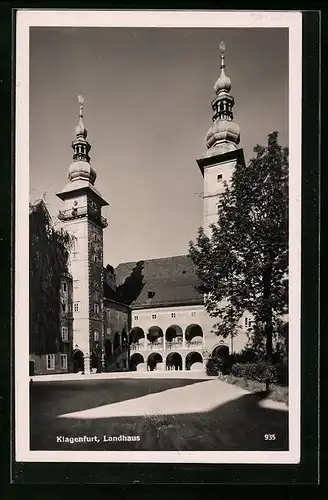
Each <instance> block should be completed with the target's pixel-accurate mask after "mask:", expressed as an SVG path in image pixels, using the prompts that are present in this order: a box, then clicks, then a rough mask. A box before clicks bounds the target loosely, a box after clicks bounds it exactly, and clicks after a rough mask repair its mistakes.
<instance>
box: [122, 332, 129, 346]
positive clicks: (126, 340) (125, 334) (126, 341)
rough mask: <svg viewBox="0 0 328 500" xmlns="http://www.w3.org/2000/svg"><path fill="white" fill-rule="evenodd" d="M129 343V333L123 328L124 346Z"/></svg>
mask: <svg viewBox="0 0 328 500" xmlns="http://www.w3.org/2000/svg"><path fill="white" fill-rule="evenodd" d="M127 343H128V334H127V332H126V330H125V328H123V330H122V346H125V345H127Z"/></svg>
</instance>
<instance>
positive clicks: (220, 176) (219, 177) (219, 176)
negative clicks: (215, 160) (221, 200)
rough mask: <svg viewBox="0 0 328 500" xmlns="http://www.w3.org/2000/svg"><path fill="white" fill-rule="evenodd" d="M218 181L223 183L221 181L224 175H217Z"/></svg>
mask: <svg viewBox="0 0 328 500" xmlns="http://www.w3.org/2000/svg"><path fill="white" fill-rule="evenodd" d="M217 181H218V182H221V181H222V174H218V175H217Z"/></svg>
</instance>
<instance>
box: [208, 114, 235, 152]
mask: <svg viewBox="0 0 328 500" xmlns="http://www.w3.org/2000/svg"><path fill="white" fill-rule="evenodd" d="M205 141H206V146H207V147H208V149H209V148H211V147H212V146H213V145H214V144H215V143H217V142H218V141H229V142H232V143H234V144H239V141H240V127H239V125H238V124H237V123H235V122H232V121H229V120H217V121H215V122H214V123H213V124H212V126H211V127H210V128H209V130H208V132H207V134H206V137H205Z"/></svg>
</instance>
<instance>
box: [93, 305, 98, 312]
mask: <svg viewBox="0 0 328 500" xmlns="http://www.w3.org/2000/svg"><path fill="white" fill-rule="evenodd" d="M93 312H94V313H95V314H98V313H99V304H93Z"/></svg>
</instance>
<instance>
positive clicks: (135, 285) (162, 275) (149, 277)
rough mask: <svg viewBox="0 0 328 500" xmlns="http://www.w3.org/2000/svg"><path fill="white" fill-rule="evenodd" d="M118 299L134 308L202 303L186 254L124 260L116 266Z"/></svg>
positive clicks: (192, 266) (190, 262)
mask: <svg viewBox="0 0 328 500" xmlns="http://www.w3.org/2000/svg"><path fill="white" fill-rule="evenodd" d="M115 274H116V285H117V299H116V300H118V301H120V302H124V303H125V304H128V305H130V306H131V307H132V308H134V309H137V308H139V309H141V308H144V307H160V306H173V305H176V306H178V305H188V304H190V305H192V304H202V303H203V297H202V295H201V294H200V293H198V292H197V291H196V289H195V286H196V285H197V284H198V278H197V276H196V273H195V268H194V265H193V263H192V261H191V260H190V258H189V257H188V255H178V256H176V257H164V258H160V259H150V260H142V261H139V262H124V263H122V264H119V265H118V266H117V267H116V269H115Z"/></svg>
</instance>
